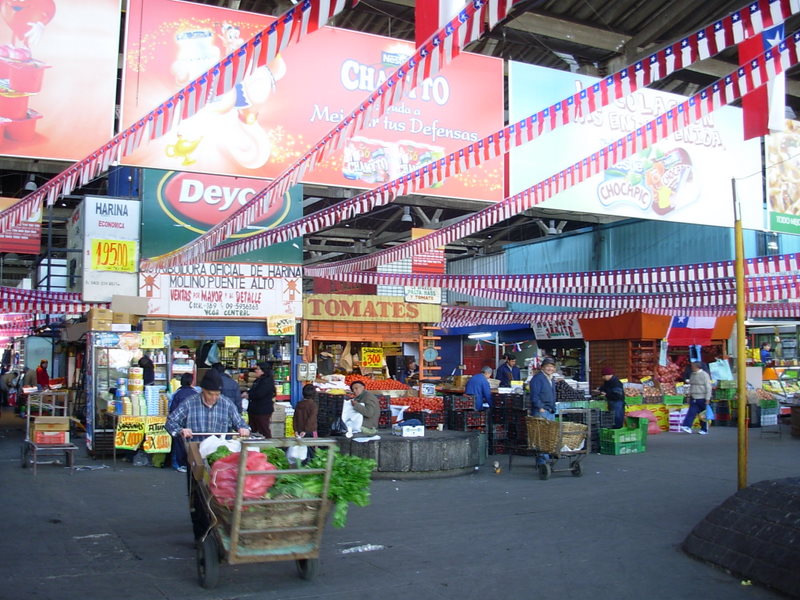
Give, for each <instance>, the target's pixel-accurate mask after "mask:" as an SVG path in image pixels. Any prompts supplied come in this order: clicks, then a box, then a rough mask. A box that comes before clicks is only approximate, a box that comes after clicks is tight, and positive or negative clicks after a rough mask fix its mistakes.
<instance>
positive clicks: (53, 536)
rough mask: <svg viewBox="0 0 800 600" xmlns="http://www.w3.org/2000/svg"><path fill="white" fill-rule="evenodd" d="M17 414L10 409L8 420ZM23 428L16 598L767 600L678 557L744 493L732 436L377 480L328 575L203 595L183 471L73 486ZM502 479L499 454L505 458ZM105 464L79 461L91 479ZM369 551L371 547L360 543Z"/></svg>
mask: <svg viewBox="0 0 800 600" xmlns="http://www.w3.org/2000/svg"><path fill="white" fill-rule="evenodd" d="M6 410H7V409H6ZM19 421H21V420H19V419H16V418H15V417H13V416H10V415H9V414H8V413H7V412H5V411H4V414H3V419H2V421H0V478H1V479H2V487H1V488H0V490H2V491H0V500H2V505H3V507H4V508H5V510H4V514H5V518H4V520H3V526H2V529H0V532H2V534H1V535H0V557H2V558H1V559H0V560H1V561H2V562H1V563H0V564H2V566H3V572H4V574H5V576H4V577H3V580H4V581H3V582H2V584H0V598H2V599H8V600H21V599H23V598H24V599H25V600H62V599H71V598H89V599H104V600H105V599H114V600H127V599H131V600H134V599H135V600H138V599H142V600H156V599H162V598H163V599H169V600H182V599H188V598H192V599H206V598H209V599H212V598H213V599H220V600H222V599H225V600H234V599H262V598H263V599H278V598H282V599H303V600H307V599H315V598H316V599H325V600H339V599H345V598H348V599H349V598H364V599H372V598H378V597H380V598H381V600H393V599H396V598H397V599H400V598H403V599H405V600H407V599H408V598H414V599H415V600H427V599H433V600H439V599H452V600H468V599H473V598H475V599H482V600H483V599H487V598H500V599H506V598H508V599H511V598H514V599H516V598H519V599H528V598H540V599H551V598H552V599H555V600H572V599H576V600H579V599H581V600H582V599H586V598H592V599H596V600H604V599H609V600H612V599H613V600H628V599H631V600H634V599H635V600H639V599H641V598H648V599H662V598H663V599H667V598H669V599H673V598H705V599H708V598H725V599H726V600H727V599H739V598H748V599H763V598H777V597H778V596H777V595H776V594H774V593H773V592H771V591H769V590H766V589H764V588H761V587H759V586H756V585H750V586H748V585H742V583H741V582H740V581H739V580H738V579H736V578H734V577H732V576H730V575H728V574H726V573H724V572H722V571H720V570H717V569H715V568H714V567H711V566H708V565H706V564H703V563H700V562H698V561H696V560H693V559H692V558H690V557H688V556H686V555H684V554H683V553H682V552H681V551H680V549H679V545H680V543H681V542H682V540H683V539H684V537H685V536H686V535H687V533H688V532H689V531H690V530H691V528H692V527H693V526H694V525H695V524H696V523H697V522H698V521H699V520H700V519H701V518H702V517H703V516H704V515H705V514H706V513H708V511H710V510H711V509H712V508H713V507H715V506H716V505H718V504H719V503H720V502H722V501H723V500H724V499H725V498H726V497H728V496H729V495H730V494H732V493H734V492H735V490H736V431H735V429H729V428H715V429H714V430H713V431H712V433H711V435H708V436H705V437H701V436H698V435H691V436H690V435H685V434H661V435H658V436H654V437H652V438H651V439H650V441H649V447H648V451H647V452H646V453H645V454H640V455H631V456H617V457H615V456H600V455H590V456H588V457H587V458H586V460H585V462H584V463H583V464H584V471H585V474H584V476H583V477H581V478H574V477H572V476H570V475H569V474H568V473H565V474H555V475H554V476H553V478H552V479H551V480H550V481H540V480H539V479H538V477H536V476H535V473H534V469H533V466H532V463H531V459H528V458H515V461H514V468H513V470H512V471H511V472H508V470H507V469H505V468H504V469H503V472H502V473H500V474H499V475H498V474H495V473H494V472H493V470H491V469H490V468H488V467H483V468H481V469H480V470H478V471H476V472H475V473H474V474H473V475H468V476H464V477H456V478H450V479H439V480H412V481H375V482H374V483H373V484H372V491H373V502H372V505H371V506H369V507H366V508H354V509H352V510H351V511H350V522H349V524H348V526H347V527H346V528H345V529H333V528H330V527H329V529H328V530H326V532H325V536H324V538H323V547H324V549H323V555H322V557H321V568H320V572H319V574H318V576H317V578H316V579H315V580H314V581H312V582H306V581H303V580H301V579H299V578H298V577H297V576H296V574H295V570H294V565H293V564H292V563H288V562H277V563H265V564H258V565H247V566H244V567H231V566H224V567H223V568H222V578H221V582H220V586H219V587H218V588H217V589H216V590H213V591H206V590H203V589H202V588H200V587H199V586H198V584H197V579H196V573H195V568H196V567H195V559H194V548H193V538H192V529H191V524H190V521H189V517H188V510H187V506H186V496H185V476H184V475H182V474H178V473H176V472H174V471H172V470H169V469H154V468H151V467H138V468H135V467H132V466H131V465H130V464H125V465H119V467H118V468H117V469H116V470H113V469H111V468H107V469H95V470H78V471H76V472H74V473H72V474H70V473H69V472H68V470H67V469H65V468H63V467H61V466H55V465H44V466H40V467H39V473H38V476H37V477H36V478H34V477H33V476H32V473H31V471H30V470H29V469H21V468H20V464H19V450H20V445H21V441H22V432H21V431H20V430H19V423H18V422H19ZM798 449H800V439H798V438H792V437H790V436H789V435H788V427H784V434H783V436H782V438H780V439H778V438H777V437H776V436H764V437H762V436H761V435H760V431H759V430H758V429H752V430H750V463H749V479H750V481H751V482H754V481H758V480H762V479H774V478H781V477H789V476H796V475H798V461H797V456H798ZM501 460H502V463H503V466H504V467H505V459H501ZM103 464H110V461H105V462H104V461H93V460H91V459H89V458H87V457H82V458H80V459H79V460H78V465H79V466H90V467H98V466H101V465H103ZM365 544H372V545H373V546H377V547H379V549H374V550H372V551H368V552H347V550H348V549H349V548H352V547H355V546H361V545H365Z"/></svg>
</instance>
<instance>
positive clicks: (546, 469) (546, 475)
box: [539, 463, 552, 481]
mask: <svg viewBox="0 0 800 600" xmlns="http://www.w3.org/2000/svg"><path fill="white" fill-rule="evenodd" d="M551 472H552V468H551V467H550V465H549V464H548V463H542V464H540V465H539V479H541V480H542V481H547V480H548V479H550V473H551Z"/></svg>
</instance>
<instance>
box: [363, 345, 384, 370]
mask: <svg viewBox="0 0 800 600" xmlns="http://www.w3.org/2000/svg"><path fill="white" fill-rule="evenodd" d="M361 366H362V367H367V368H378V367H382V366H383V348H381V347H379V346H377V347H364V348H361Z"/></svg>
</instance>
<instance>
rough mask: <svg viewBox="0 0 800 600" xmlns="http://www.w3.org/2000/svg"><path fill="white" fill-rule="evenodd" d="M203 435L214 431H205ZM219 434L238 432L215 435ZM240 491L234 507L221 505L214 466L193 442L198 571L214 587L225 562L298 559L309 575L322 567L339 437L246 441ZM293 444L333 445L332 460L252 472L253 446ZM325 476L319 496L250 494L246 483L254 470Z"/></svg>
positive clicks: (191, 479) (192, 493) (190, 451)
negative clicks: (250, 454) (249, 496)
mask: <svg viewBox="0 0 800 600" xmlns="http://www.w3.org/2000/svg"><path fill="white" fill-rule="evenodd" d="M199 435H203V436H207V435H212V434H199ZM213 435H217V436H223V435H233V434H213ZM241 442H242V451H241V453H240V460H239V471H238V476H237V481H236V495H235V498H234V501H233V504H232V506H224V505H222V504H220V503H219V502H218V501H217V500H216V499H215V498H214V496H213V495H212V493H211V491H210V488H209V475H210V474H209V470H208V469H207V467H206V464H205V461H204V460H203V459H202V458H201V457H200V452H199V445H200V444H199V442H189V443H188V444H187V457H188V463H189V512H190V515H191V518H192V526H193V528H194V535H195V541H196V549H197V574H198V578H199V580H200V585H201V586H203V587H204V588H213V587H215V586H216V585H217V583H218V582H219V565H220V562H226V563H228V564H232V565H233V564H240V563H254V562H268V561H278V560H294V561H295V562H296V565H297V571H298V574H299V575H300V577H302V578H303V579H312V578H313V577H314V576H315V575H316V572H317V566H318V560H319V549H320V541H321V538H322V530H323V528H324V525H325V519H326V516H327V513H328V509H329V504H330V503H329V501H328V500H327V497H328V486H329V484H330V476H331V470H332V468H333V459H334V452H333V448H334V447H335V446H336V441H335V440H331V439H322V438H316V439H315V438H309V439H294V438H292V439H254V438H250V439H246V440H241ZM291 445H302V446H314V447H322V448H327V449H328V450H329V452H328V460H327V464H326V465H325V468H322V469H305V468H304V469H288V470H271V471H248V470H247V464H246V455H247V453H248V452H249V451H250V448H255V449H256V450H261V449H262V448H265V447H269V446H273V447H286V446H291ZM264 474H269V475H286V474H291V475H300V476H315V475H323V485H322V494H321V497H319V498H303V499H298V498H279V499H268V498H259V499H257V500H256V499H245V498H244V483H245V480H246V477H248V476H252V475H264Z"/></svg>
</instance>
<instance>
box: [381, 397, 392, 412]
mask: <svg viewBox="0 0 800 600" xmlns="http://www.w3.org/2000/svg"><path fill="white" fill-rule="evenodd" d="M378 404H379V406H380V409H381V410H390V409H389V406H390V404H391V400H390V398H389V396H386V395H383V394H381V395H379V396H378Z"/></svg>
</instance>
